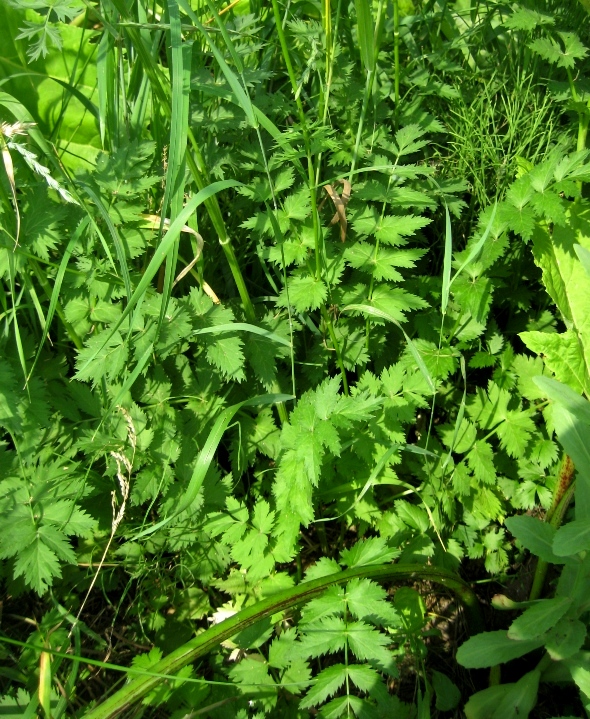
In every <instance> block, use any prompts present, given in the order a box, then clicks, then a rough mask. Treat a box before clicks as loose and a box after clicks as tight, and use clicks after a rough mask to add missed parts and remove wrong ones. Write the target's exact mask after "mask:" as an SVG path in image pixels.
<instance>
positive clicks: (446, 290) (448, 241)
mask: <svg viewBox="0 0 590 719" xmlns="http://www.w3.org/2000/svg"><path fill="white" fill-rule="evenodd" d="M452 259H453V230H452V228H451V215H450V213H449V207H448V205H447V203H446V202H445V257H444V262H443V278H442V299H441V311H442V313H443V315H444V314H445V313H446V311H447V305H448V304H449V294H450V291H451V262H452Z"/></svg>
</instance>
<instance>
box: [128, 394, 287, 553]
mask: <svg viewBox="0 0 590 719" xmlns="http://www.w3.org/2000/svg"><path fill="white" fill-rule="evenodd" d="M290 399H293V396H292V395H290V394H283V395H272V394H269V395H262V396H261V397H254V398H253V399H248V400H245V401H244V402H238V403H237V404H234V405H232V406H231V407H227V408H226V409H224V410H223V411H222V412H221V413H220V414H219V416H218V417H217V419H216V420H215V424H214V425H213V427H212V429H211V431H210V432H209V436H208V437H207V441H206V442H205V445H204V447H203V449H202V450H201V452H200V453H199V457H198V459H197V463H196V465H195V468H194V470H193V474H192V476H191V479H190V482H189V484H188V487H187V489H186V492H185V494H184V495H183V497H182V499H181V500H180V503H179V504H178V506H177V507H176V510H175V512H174V514H171V515H170V516H169V517H166V519H163V520H162V521H161V522H157V523H156V524H154V525H153V526H151V527H148V528H147V529H144V530H143V531H141V532H139V534H136V535H135V536H134V537H133V541H136V540H138V539H140V538H141V537H146V536H148V535H150V534H153V533H154V532H156V531H158V529H161V528H162V527H165V526H166V525H167V524H168V523H169V522H171V521H172V520H173V519H174V518H175V517H177V516H178V515H179V514H181V513H182V512H184V510H185V509H188V508H189V507H190V506H191V504H192V503H193V502H194V501H195V499H196V497H197V494H198V493H199V490H200V489H201V487H202V486H203V482H204V481H205V476H206V474H207V471H208V470H209V467H210V465H211V462H212V461H213V456H214V454H215V452H216V451H217V447H218V446H219V443H220V442H221V438H222V437H223V433H224V432H225V430H226V429H227V428H228V426H229V423H230V422H231V421H232V419H233V418H234V417H235V415H236V413H237V412H238V411H239V410H240V409H242V407H251V406H253V405H264V404H277V403H279V402H286V401H288V400H290Z"/></svg>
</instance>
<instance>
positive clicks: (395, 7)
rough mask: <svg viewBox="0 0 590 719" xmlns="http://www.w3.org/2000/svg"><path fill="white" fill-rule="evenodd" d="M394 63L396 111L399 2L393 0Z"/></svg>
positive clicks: (397, 98)
mask: <svg viewBox="0 0 590 719" xmlns="http://www.w3.org/2000/svg"><path fill="white" fill-rule="evenodd" d="M393 63H394V65H395V70H394V71H395V75H394V77H393V87H394V96H395V107H396V110H397V108H398V105H399V74H400V73H399V0H393Z"/></svg>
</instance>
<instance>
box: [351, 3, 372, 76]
mask: <svg viewBox="0 0 590 719" xmlns="http://www.w3.org/2000/svg"><path fill="white" fill-rule="evenodd" d="M354 6H355V8H356V20H357V32H358V43H359V49H360V51H361V60H362V61H363V65H364V66H365V70H366V71H367V72H371V70H372V69H373V65H374V63H375V28H374V27H373V12H372V6H373V3H372V1H371V0H354Z"/></svg>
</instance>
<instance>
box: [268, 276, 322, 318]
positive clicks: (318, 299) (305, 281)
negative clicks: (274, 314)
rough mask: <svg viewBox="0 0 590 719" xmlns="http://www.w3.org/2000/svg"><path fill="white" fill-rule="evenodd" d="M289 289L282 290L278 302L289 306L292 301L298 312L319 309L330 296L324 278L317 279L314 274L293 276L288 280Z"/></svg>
mask: <svg viewBox="0 0 590 719" xmlns="http://www.w3.org/2000/svg"><path fill="white" fill-rule="evenodd" d="M288 283H289V285H288V286H289V291H288V293H287V290H286V289H285V288H284V289H283V290H282V291H281V294H280V296H279V300H278V302H277V304H278V305H279V306H280V307H287V304H288V303H289V302H290V303H291V305H292V306H293V307H295V309H296V310H297V311H298V312H307V311H309V310H317V308H318V307H320V306H321V305H322V304H324V302H325V301H326V298H327V296H328V290H327V288H326V285H325V284H324V282H322V280H316V279H315V277H312V275H304V276H299V277H292V278H290V279H289V280H288Z"/></svg>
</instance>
